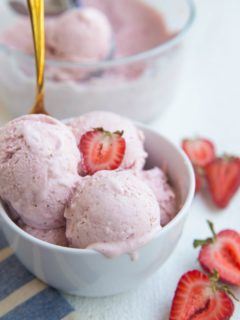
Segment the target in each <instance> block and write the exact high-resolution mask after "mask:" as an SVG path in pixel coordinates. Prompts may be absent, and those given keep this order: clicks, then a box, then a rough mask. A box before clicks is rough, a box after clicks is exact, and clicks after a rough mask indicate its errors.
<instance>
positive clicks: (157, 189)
mask: <svg viewBox="0 0 240 320" xmlns="http://www.w3.org/2000/svg"><path fill="white" fill-rule="evenodd" d="M137 176H138V177H139V178H140V179H141V180H142V181H143V182H145V183H146V184H147V185H148V186H149V187H150V188H151V189H152V191H153V192H154V194H155V196H156V198H157V201H158V203H159V206H160V209H161V225H162V226H165V225H166V224H168V223H169V222H170V221H171V220H172V219H173V218H174V217H175V215H176V213H177V211H178V201H177V196H176V191H174V189H173V187H171V185H170V184H169V182H168V178H167V175H166V174H165V173H164V172H163V171H162V170H161V169H160V168H157V167H155V168H153V169H150V170H143V171H139V172H138V173H137Z"/></svg>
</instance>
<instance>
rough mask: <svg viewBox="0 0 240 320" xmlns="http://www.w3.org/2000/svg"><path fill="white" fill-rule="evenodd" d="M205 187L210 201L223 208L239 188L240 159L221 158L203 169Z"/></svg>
mask: <svg viewBox="0 0 240 320" xmlns="http://www.w3.org/2000/svg"><path fill="white" fill-rule="evenodd" d="M205 175H206V180H207V185H208V188H209V191H210V194H211V197H212V200H213V201H214V203H215V204H216V205H217V206H218V207H219V208H225V207H226V206H227V205H228V203H229V202H230V200H231V199H232V197H233V196H234V194H235V193H236V192H237V190H238V188H239V186H240V159H239V158H237V157H232V156H223V157H221V158H217V159H215V160H214V161H213V162H211V163H210V164H208V165H207V166H206V167H205Z"/></svg>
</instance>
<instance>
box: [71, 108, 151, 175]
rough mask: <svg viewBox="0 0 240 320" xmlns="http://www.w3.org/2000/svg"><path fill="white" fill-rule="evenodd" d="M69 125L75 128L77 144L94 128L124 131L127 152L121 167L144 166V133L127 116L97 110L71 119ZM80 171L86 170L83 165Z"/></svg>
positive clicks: (145, 154) (138, 168)
mask: <svg viewBox="0 0 240 320" xmlns="http://www.w3.org/2000/svg"><path fill="white" fill-rule="evenodd" d="M68 125H69V126H70V127H71V128H72V130H73V133H74V135H75V137H76V141H77V144H79V142H80V139H81V136H82V135H83V134H84V133H85V132H87V131H89V130H92V129H93V128H103V129H104V130H107V131H111V132H114V131H117V130H118V131H123V138H124V139H125V141H126V152H125V156H124V159H123V162H122V164H121V168H122V169H133V168H134V169H136V170H141V169H142V168H143V167H144V165H145V162H146V158H147V153H146V152H145V150H144V145H143V144H144V135H143V133H142V131H141V130H139V129H137V128H136V127H135V126H134V125H133V123H132V122H131V121H130V120H128V119H127V118H124V117H121V116H119V115H117V114H115V113H111V112H103V111H95V112H90V113H86V114H84V115H82V116H80V117H77V118H75V119H73V120H71V121H70V122H69V123H68ZM80 172H81V173H82V172H84V170H83V168H82V166H81V165H80Z"/></svg>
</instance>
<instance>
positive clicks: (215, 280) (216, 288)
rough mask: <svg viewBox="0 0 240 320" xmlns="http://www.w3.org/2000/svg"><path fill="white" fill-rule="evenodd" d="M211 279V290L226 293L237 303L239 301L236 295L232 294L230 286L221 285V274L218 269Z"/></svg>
mask: <svg viewBox="0 0 240 320" xmlns="http://www.w3.org/2000/svg"><path fill="white" fill-rule="evenodd" d="M209 279H210V281H211V288H212V290H213V292H216V291H224V292H225V293H226V294H228V295H229V296H231V297H232V298H233V299H234V300H235V301H239V299H238V298H237V297H236V296H235V295H234V293H233V292H232V290H231V289H230V288H229V286H228V285H226V284H220V283H219V273H218V271H217V270H216V269H214V271H213V273H212V274H211V275H210V276H209Z"/></svg>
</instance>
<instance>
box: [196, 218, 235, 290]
mask: <svg viewBox="0 0 240 320" xmlns="http://www.w3.org/2000/svg"><path fill="white" fill-rule="evenodd" d="M208 224H209V227H210V229H211V231H212V234H213V236H212V238H208V239H206V240H195V241H194V244H193V245H194V247H195V248H197V247H198V246H202V249H201V251H200V254H199V257H198V260H199V262H200V264H201V266H202V267H203V268H204V269H205V270H207V271H209V272H213V271H214V270H217V271H218V273H219V277H220V279H221V280H223V281H225V282H228V283H230V284H233V285H237V286H240V234H239V233H238V232H236V231H234V230H223V231H221V232H219V233H218V234H216V233H215V231H214V226H213V224H212V222H210V221H208Z"/></svg>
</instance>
